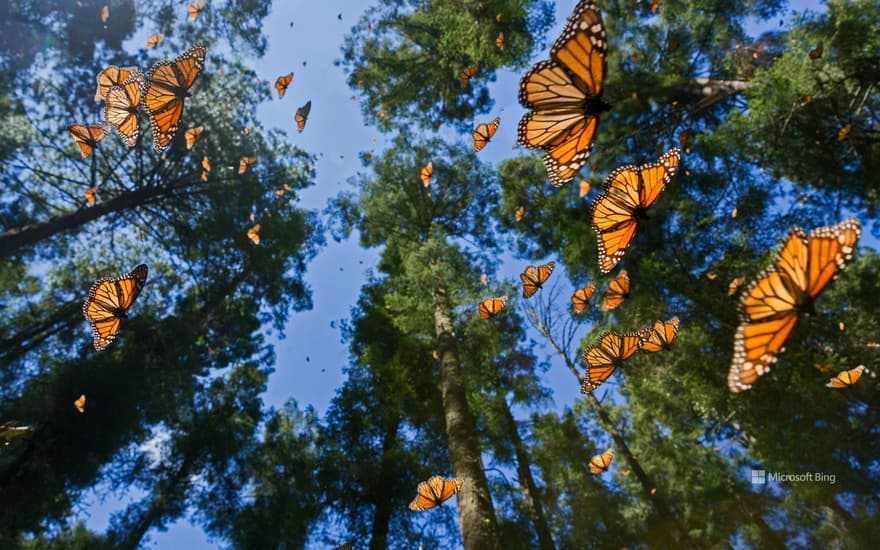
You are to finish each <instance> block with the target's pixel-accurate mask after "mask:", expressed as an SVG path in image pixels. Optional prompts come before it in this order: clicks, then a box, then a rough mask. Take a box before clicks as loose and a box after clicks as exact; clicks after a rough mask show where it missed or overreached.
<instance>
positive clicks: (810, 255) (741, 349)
mask: <svg viewBox="0 0 880 550" xmlns="http://www.w3.org/2000/svg"><path fill="white" fill-rule="evenodd" d="M861 231H862V225H861V223H860V222H859V220H858V219H856V218H850V219H847V220H844V221H842V222H840V223H839V224H837V225H832V226H830V227H820V228H818V229H814V230H813V231H812V232H811V233H810V234H809V236H808V235H806V234H805V233H804V231H803V229H801V228H800V227H793V228H791V230H790V231H789V232H788V236H787V237H786V238H785V240H784V241H783V245H782V249H781V250H780V251H779V253H778V254H777V255H776V259H775V260H774V262H773V263H772V264H771V265H770V266H769V267H767V268H766V269H764V271H763V272H762V273H761V274H760V275H759V276H758V278H757V279H755V280H754V281H752V283H751V284H750V285H749V286H748V288H747V289H746V291H745V292H744V293H743V295H742V298H741V299H740V303H739V315H740V320H739V326H738V327H737V329H736V333H735V335H734V340H733V360H732V361H731V364H730V372H729V373H728V375H727V387H728V388H729V389H730V391H732V392H740V391H743V390H747V389H749V388H751V387H752V384H754V383H755V380H757V379H758V377H759V376H761V375H763V374H765V373H767V372H768V371H769V370H770V366H771V365H772V364H773V363H775V362H776V356H777V354H778V353H780V352H781V351H782V349H783V345H784V344H785V341H786V340H787V339H788V336H789V334H791V331H792V330H793V329H794V326H795V324H796V323H797V321H798V318H799V316H800V314H801V313H803V312H812V311H813V301H814V300H815V298H816V297H817V296H818V295H819V294H820V293H821V292H822V291H823V290H824V289H825V287H826V286H828V284H829V283H830V282H831V281H832V280H833V279H834V278H835V277H836V276H837V274H838V273H840V271H841V270H842V269H843V268H844V267H846V264H847V263H848V262H849V260H850V259H851V258H852V253H853V249H854V247H855V246H856V243H857V242H858V241H859V237H860V236H861Z"/></svg>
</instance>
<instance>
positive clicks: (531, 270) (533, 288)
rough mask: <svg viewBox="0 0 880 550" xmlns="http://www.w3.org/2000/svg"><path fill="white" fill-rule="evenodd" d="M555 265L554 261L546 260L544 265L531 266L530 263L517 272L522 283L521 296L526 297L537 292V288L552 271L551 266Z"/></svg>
mask: <svg viewBox="0 0 880 550" xmlns="http://www.w3.org/2000/svg"><path fill="white" fill-rule="evenodd" d="M555 267H556V262H547V263H546V264H544V265H539V266H537V267H536V266H533V265H530V266H528V267H526V270H525V271H523V272H522V273H520V274H519V278H520V280H521V281H522V283H523V298H528V297H530V296H531V295H532V294H534V293H535V292H538V289H539V288H541V286H542V285H543V284H544V282H545V281H546V280H547V278H548V277H550V274H551V273H553V268H555Z"/></svg>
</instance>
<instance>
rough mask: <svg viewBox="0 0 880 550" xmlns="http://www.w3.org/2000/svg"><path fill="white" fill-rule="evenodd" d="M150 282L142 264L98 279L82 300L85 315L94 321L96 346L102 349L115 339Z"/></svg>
mask: <svg viewBox="0 0 880 550" xmlns="http://www.w3.org/2000/svg"><path fill="white" fill-rule="evenodd" d="M146 281H147V266H146V265H145V264H141V265H139V266H137V267H136V268H134V269H133V270H132V271H131V272H129V273H127V274H126V275H122V276H120V277H117V278H115V279H114V278H103V279H98V280H97V281H95V283H94V284H93V285H92V288H91V289H90V290H89V297H88V298H86V301H85V302H83V315H84V316H85V318H86V319H87V320H88V321H89V322H91V324H92V335H93V337H94V345H95V349H96V350H98V351H101V350H103V349H105V348H106V347H107V346H109V345H110V344H111V343H113V341H114V340H115V339H116V333H117V332H119V324H120V322H121V320H122V319H123V318H124V317H125V314H126V311H127V310H128V308H130V307H131V305H132V304H133V303H134V301H135V299H136V298H137V297H138V294H140V291H141V289H142V288H143V286H144V283H146Z"/></svg>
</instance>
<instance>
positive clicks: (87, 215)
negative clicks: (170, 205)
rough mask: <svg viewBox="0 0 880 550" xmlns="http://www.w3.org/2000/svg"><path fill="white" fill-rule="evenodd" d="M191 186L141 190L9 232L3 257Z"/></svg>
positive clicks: (0, 244) (1, 240) (0, 243)
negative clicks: (105, 216)
mask: <svg viewBox="0 0 880 550" xmlns="http://www.w3.org/2000/svg"><path fill="white" fill-rule="evenodd" d="M189 185H192V182H190V181H187V180H179V181H177V182H174V183H172V184H168V185H161V186H155V187H153V186H150V187H141V188H138V189H136V190H134V191H130V192H127V193H123V194H121V195H119V196H116V197H113V198H112V199H110V200H109V201H105V202H102V203H99V204H96V205H95V206H92V207H90V208H81V209H79V210H77V211H76V212H71V213H70V214H63V215H61V216H57V217H55V218H52V219H51V220H48V221H45V222H40V223H33V224H28V225H23V226H21V227H14V228H12V229H8V230H6V231H4V232H3V233H0V256H8V255H9V254H11V253H13V252H15V251H16V250H18V249H19V248H22V247H24V246H28V245H31V244H34V243H37V242H39V241H41V240H43V239H46V238H48V237H51V236H53V235H57V234H59V233H64V232H66V231H71V230H73V229H76V228H77V227H81V226H83V225H85V224H86V223H88V222H90V221H93V220H96V219H98V218H100V217H101V216H104V215H106V214H111V213H114V212H122V211H124V210H128V209H131V208H133V207H136V206H139V205H141V204H143V203H145V202H147V201H149V200H150V199H153V198H155V197H161V196H165V195H170V194H172V193H174V192H175V191H177V190H178V189H182V188H185V187H187V186H189Z"/></svg>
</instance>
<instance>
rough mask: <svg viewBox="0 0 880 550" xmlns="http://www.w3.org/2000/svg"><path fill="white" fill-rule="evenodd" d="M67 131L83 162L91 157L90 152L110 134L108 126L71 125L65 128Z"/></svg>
mask: <svg viewBox="0 0 880 550" xmlns="http://www.w3.org/2000/svg"><path fill="white" fill-rule="evenodd" d="M67 131H68V132H70V137H72V138H73V141H75V142H76V144H77V145H78V146H79V154H80V156H82V158H83V160H85V159H87V158H89V156H91V154H92V151H94V150H95V148H96V147H97V146H98V142H99V141H101V140H102V139H104V138H105V137H107V134H109V133H110V126H109V125H108V124H99V125H90V126H84V125H82V124H72V125H70V126H68V127H67Z"/></svg>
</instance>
